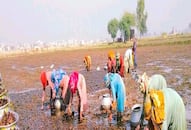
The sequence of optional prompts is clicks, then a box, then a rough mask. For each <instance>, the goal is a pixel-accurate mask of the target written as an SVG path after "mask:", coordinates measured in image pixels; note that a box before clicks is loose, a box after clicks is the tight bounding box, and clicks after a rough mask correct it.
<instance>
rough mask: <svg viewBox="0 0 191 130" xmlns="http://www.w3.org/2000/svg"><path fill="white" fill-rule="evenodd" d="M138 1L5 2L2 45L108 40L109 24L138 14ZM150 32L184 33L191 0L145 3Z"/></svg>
mask: <svg viewBox="0 0 191 130" xmlns="http://www.w3.org/2000/svg"><path fill="white" fill-rule="evenodd" d="M136 7H137V0H2V1H1V4H0V42H3V41H26V42H31V41H36V40H42V41H58V40H67V39H84V40H85V39H97V38H109V35H108V32H107V24H108V21H109V20H111V19H112V18H114V17H115V18H117V19H120V18H121V16H122V15H123V13H124V12H125V11H128V12H131V13H136ZM145 10H146V11H147V13H148V19H147V27H148V32H156V33H159V32H170V30H171V29H172V28H173V27H174V28H176V29H178V30H183V29H185V28H186V27H188V24H189V23H191V0H145Z"/></svg>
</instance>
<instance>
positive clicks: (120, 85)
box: [41, 43, 186, 130]
mask: <svg viewBox="0 0 191 130" xmlns="http://www.w3.org/2000/svg"><path fill="white" fill-rule="evenodd" d="M134 44H135V45H134ZM134 44H133V46H134V47H133V48H132V53H133V57H134V61H133V62H134V69H135V68H136V67H137V62H136V43H134ZM83 61H84V63H85V67H86V69H87V71H90V68H91V56H85V57H84V60H83ZM124 64H125V63H124V59H123V57H122V56H121V55H120V53H119V52H116V53H114V52H113V51H110V52H109V53H108V61H107V73H106V74H105V75H104V77H103V82H104V85H105V87H106V88H108V90H109V92H110V95H111V96H112V99H113V100H112V104H111V112H110V113H108V114H109V116H108V118H109V119H110V120H111V119H112V112H113V111H117V117H118V120H119V121H121V119H122V117H123V113H124V111H125V102H126V100H127V99H126V87H125V84H124V81H123V77H124V73H125V67H124ZM41 82H42V86H43V94H42V107H41V109H43V108H44V105H43V104H44V101H45V96H46V93H45V89H46V87H47V86H50V88H51V90H52V92H53V94H52V95H51V98H55V97H56V95H57V94H58V90H59V88H60V89H61V90H62V92H61V96H62V98H63V99H65V98H66V95H67V93H70V94H69V95H70V97H69V102H68V104H67V106H68V107H67V110H66V111H67V113H68V115H71V114H72V109H71V105H72V99H73V96H74V94H75V93H76V94H77V96H78V99H79V104H78V112H79V115H78V116H79V117H78V118H79V120H80V121H82V120H83V119H84V113H83V112H84V111H85V110H86V109H87V108H88V103H87V90H86V89H87V88H86V80H85V77H84V76H83V75H82V74H81V73H79V72H77V71H74V72H72V73H71V74H70V75H68V74H67V73H66V72H64V71H63V70H62V69H53V70H52V71H42V73H41ZM138 83H139V85H140V86H139V87H140V89H141V92H142V93H143V94H144V104H143V111H144V113H143V115H145V119H147V120H149V122H152V124H154V125H153V126H152V127H148V128H150V129H164V130H166V129H170V128H173V129H177V130H184V129H186V121H185V107H184V103H183V101H182V99H181V97H180V96H179V95H178V94H177V93H176V92H175V91H173V90H171V89H169V88H167V85H166V80H165V79H164V77H163V76H162V75H154V76H151V77H148V76H145V75H144V74H143V76H142V77H141V76H139V81H138ZM168 93H169V94H171V95H172V96H174V99H169V98H170V95H169V94H168ZM156 97H158V98H156ZM170 100H171V101H170ZM170 102H171V103H170ZM176 104H179V106H176ZM168 107H169V108H168ZM172 108H177V110H179V112H180V113H179V114H176V112H175V111H172V110H171V109H172ZM176 119H180V121H177V120H176ZM139 126H140V125H139ZM137 127H138V126H137Z"/></svg>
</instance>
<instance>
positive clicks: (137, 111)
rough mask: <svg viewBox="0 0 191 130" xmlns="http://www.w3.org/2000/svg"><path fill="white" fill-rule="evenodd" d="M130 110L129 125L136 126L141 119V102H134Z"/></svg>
mask: <svg viewBox="0 0 191 130" xmlns="http://www.w3.org/2000/svg"><path fill="white" fill-rule="evenodd" d="M131 110H132V113H131V118H130V123H131V126H133V127H136V126H137V125H138V124H139V123H140V121H141V115H142V111H143V106H142V105H141V104H135V105H134V106H133V107H132V109H131Z"/></svg>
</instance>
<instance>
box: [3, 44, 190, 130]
mask: <svg viewBox="0 0 191 130" xmlns="http://www.w3.org/2000/svg"><path fill="white" fill-rule="evenodd" d="M190 49H191V45H186V46H184V45H182V46H153V47H138V52H137V60H138V69H137V73H138V74H142V73H143V72H147V74H148V75H149V76H151V75H152V74H156V73H159V74H162V75H164V76H165V78H166V80H167V83H168V85H169V87H172V88H174V89H175V90H177V92H178V93H179V94H180V95H181V97H182V98H183V101H184V103H185V106H186V119H187V126H188V129H189V130H190V129H191V118H190V117H191V103H190V100H191V78H190V75H191V55H190ZM116 50H118V51H119V52H121V54H123V53H124V52H125V50H126V49H125V48H123V49H116ZM107 52H108V49H105V50H103V49H101V50H99V49H95V50H83V51H80V50H79V51H71V52H57V53H54V54H52V53H51V54H48V53H47V54H38V55H30V56H22V57H18V58H17V57H12V58H8V59H1V60H0V64H1V67H0V71H1V74H2V77H3V80H4V82H3V83H4V84H5V86H6V87H7V89H8V91H9V95H10V98H11V102H12V103H11V108H12V109H14V110H15V111H16V112H18V114H19V116H20V118H19V122H18V126H19V127H20V128H21V129H26V130H27V129H29V130H34V129H35V130H36V129H38V130H44V129H46V130H49V129H50V130H57V129H101V128H102V129H125V128H128V125H129V124H128V120H129V118H130V113H131V107H132V106H133V105H134V104H136V103H142V94H141V93H140V91H139V90H138V87H137V84H136V82H135V81H134V79H133V78H134V77H135V75H134V74H132V75H131V74H130V75H127V76H126V77H125V78H124V82H125V85H126V93H127V102H126V111H125V115H124V122H123V123H122V124H117V122H116V120H115V114H114V118H113V120H112V121H111V122H108V120H107V118H104V117H103V116H102V115H100V103H101V99H102V95H103V94H105V93H107V89H105V88H104V87H103V76H104V74H105V73H106V72H105V71H104V70H103V67H104V65H105V62H106V60H107V59H106V57H107ZM86 54H90V55H91V56H92V62H93V66H92V70H91V71H90V72H86V71H85V68H84V66H83V61H82V59H83V57H84V55H86ZM68 57H70V58H68ZM76 57H78V58H76ZM53 63H54V64H55V67H63V68H64V69H65V71H66V72H67V73H68V74H70V72H71V71H73V70H78V71H80V72H81V73H82V74H84V76H85V78H86V83H87V91H88V103H89V109H88V110H87V111H86V112H85V117H86V120H85V121H84V122H82V123H80V124H79V123H78V120H72V121H71V120H68V121H66V120H64V121H63V116H50V110H49V109H48V108H47V109H45V110H44V111H41V110H40V107H41V84H40V82H39V74H40V71H41V70H42V69H41V66H42V65H43V66H45V68H44V69H47V70H48V69H49V66H50V65H51V64H53ZM98 66H99V67H100V71H97V70H96V68H97V67H98ZM46 93H47V95H49V90H48V89H47V90H46ZM47 101H48V98H47ZM76 101H77V99H76ZM76 104H77V102H74V111H76V110H75V108H76V107H75V106H76ZM46 106H48V102H47V103H46Z"/></svg>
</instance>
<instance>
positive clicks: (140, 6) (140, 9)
mask: <svg viewBox="0 0 191 130" xmlns="http://www.w3.org/2000/svg"><path fill="white" fill-rule="evenodd" d="M144 10H145V2H144V0H138V2H137V29H138V30H139V32H140V36H142V35H143V34H144V33H146V32H147V25H146V21H147V13H146V12H145V11H144Z"/></svg>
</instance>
